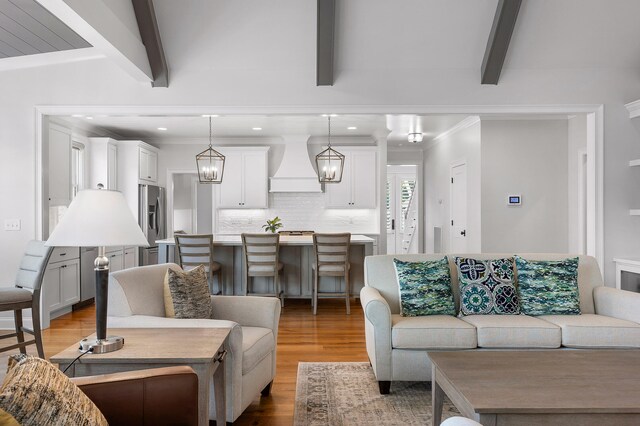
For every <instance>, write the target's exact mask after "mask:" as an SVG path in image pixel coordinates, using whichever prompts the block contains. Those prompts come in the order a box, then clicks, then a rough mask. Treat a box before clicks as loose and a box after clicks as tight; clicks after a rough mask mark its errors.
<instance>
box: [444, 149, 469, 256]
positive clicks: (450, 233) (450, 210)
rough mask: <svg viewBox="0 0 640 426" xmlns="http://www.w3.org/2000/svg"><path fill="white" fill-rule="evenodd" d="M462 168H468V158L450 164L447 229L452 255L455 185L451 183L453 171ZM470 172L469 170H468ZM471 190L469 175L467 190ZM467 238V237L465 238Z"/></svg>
mask: <svg viewBox="0 0 640 426" xmlns="http://www.w3.org/2000/svg"><path fill="white" fill-rule="evenodd" d="M460 166H465V167H467V159H466V158H461V159H458V160H456V161H454V162H452V163H451V164H449V182H450V183H449V220H448V222H447V228H448V229H449V232H448V233H449V250H448V252H449V253H451V252H452V251H451V248H452V247H453V232H451V231H452V225H451V221H452V220H453V209H452V208H451V206H452V205H453V184H452V183H451V179H453V169H455V168H456V167H460ZM467 172H468V170H467ZM468 189H469V179H468V175H467V190H468ZM468 212H469V209H467V212H466V213H468ZM466 216H467V224H468V223H469V215H468V214H467V215H466ZM465 238H466V237H465Z"/></svg>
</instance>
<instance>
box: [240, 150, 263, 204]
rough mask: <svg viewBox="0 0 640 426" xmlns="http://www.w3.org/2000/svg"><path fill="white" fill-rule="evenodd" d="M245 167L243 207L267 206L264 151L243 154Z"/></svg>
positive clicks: (243, 166) (243, 165)
mask: <svg viewBox="0 0 640 426" xmlns="http://www.w3.org/2000/svg"><path fill="white" fill-rule="evenodd" d="M242 168H243V178H244V185H243V190H244V193H243V199H242V202H243V205H242V206H243V207H250V208H266V207H267V206H268V201H267V179H266V178H265V177H266V176H267V162H266V159H265V155H264V153H262V152H258V153H255V154H249V153H247V154H243V155H242Z"/></svg>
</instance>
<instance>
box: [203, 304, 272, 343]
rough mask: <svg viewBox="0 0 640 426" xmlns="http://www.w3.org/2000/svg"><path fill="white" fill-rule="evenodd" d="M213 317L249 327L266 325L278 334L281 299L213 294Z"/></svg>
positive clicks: (265, 326)
mask: <svg viewBox="0 0 640 426" xmlns="http://www.w3.org/2000/svg"><path fill="white" fill-rule="evenodd" d="M211 304H212V306H213V317H214V318H216V319H224V320H229V321H234V322H237V323H238V324H240V325H243V326H247V327H264V328H269V329H271V330H272V331H273V335H274V336H276V337H277V336H278V323H279V322H280V299H278V298H276V297H260V296H211Z"/></svg>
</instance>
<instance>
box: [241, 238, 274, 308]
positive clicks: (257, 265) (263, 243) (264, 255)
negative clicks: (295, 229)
mask: <svg viewBox="0 0 640 426" xmlns="http://www.w3.org/2000/svg"><path fill="white" fill-rule="evenodd" d="M242 251H243V252H244V272H245V282H246V287H245V290H244V294H245V296H246V295H251V296H274V297H278V298H280V304H281V305H282V306H284V295H283V293H282V291H281V290H280V273H281V272H282V273H284V265H283V264H282V263H280V262H279V261H278V257H279V252H280V235H278V234H242ZM252 277H273V293H253V292H252V291H251V290H252V289H251V288H250V286H251V278H252Z"/></svg>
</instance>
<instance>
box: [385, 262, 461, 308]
mask: <svg viewBox="0 0 640 426" xmlns="http://www.w3.org/2000/svg"><path fill="white" fill-rule="evenodd" d="M393 264H394V265H395V267H396V275H397V277H398V286H399V288H400V314H401V315H402V316H405V317H417V316H422V315H455V314H456V306H455V303H454V301H453V292H452V290H451V274H450V272H449V261H448V260H447V257H446V256H445V257H444V258H443V259H441V260H431V261H424V262H403V261H401V260H398V259H393Z"/></svg>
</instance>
